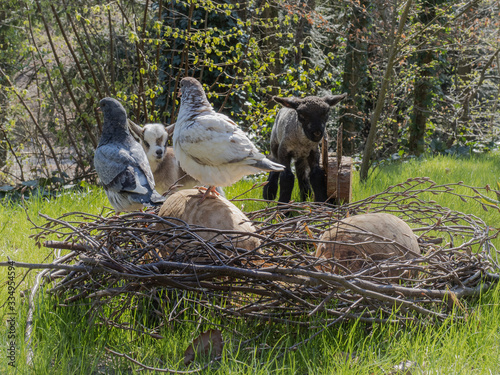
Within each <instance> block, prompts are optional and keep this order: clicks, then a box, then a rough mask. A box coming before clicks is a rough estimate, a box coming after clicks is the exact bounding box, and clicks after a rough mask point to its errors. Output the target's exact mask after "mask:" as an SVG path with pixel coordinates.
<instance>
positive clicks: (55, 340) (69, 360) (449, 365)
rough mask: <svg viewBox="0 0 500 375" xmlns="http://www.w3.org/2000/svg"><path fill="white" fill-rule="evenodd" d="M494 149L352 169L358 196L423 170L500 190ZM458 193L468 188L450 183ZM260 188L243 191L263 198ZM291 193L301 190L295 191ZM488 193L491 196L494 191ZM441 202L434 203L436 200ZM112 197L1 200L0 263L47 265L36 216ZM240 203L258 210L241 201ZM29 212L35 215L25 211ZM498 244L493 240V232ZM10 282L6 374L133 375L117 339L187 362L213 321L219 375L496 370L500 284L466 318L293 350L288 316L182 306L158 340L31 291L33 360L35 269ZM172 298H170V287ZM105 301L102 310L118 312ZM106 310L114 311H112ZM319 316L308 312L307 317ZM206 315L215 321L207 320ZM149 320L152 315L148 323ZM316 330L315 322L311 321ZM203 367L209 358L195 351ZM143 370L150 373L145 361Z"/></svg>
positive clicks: (362, 327)
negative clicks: (28, 334)
mask: <svg viewBox="0 0 500 375" xmlns="http://www.w3.org/2000/svg"><path fill="white" fill-rule="evenodd" d="M499 158H500V155H499V154H498V153H491V154H487V155H481V156H476V157H473V158H454V157H445V156H439V157H432V158H427V159H418V160H417V159H413V160H410V161H407V162H394V163H387V164H385V165H382V166H380V167H379V168H377V169H375V170H374V171H373V173H372V174H371V175H370V176H369V179H368V181H367V182H366V183H363V184H361V183H360V182H359V177H358V174H357V172H355V173H354V177H353V198H354V200H359V199H363V198H365V197H367V196H370V195H372V194H376V193H379V192H381V191H383V190H385V189H386V188H387V187H388V186H391V185H395V184H398V183H400V182H403V181H405V180H406V179H407V178H411V177H417V176H420V177H423V176H426V177H429V178H431V179H432V180H433V181H434V182H436V183H437V184H447V183H456V182H458V181H463V182H464V184H465V185H470V186H477V187H482V186H485V185H487V184H489V185H490V186H492V187H493V188H494V187H496V182H497V181H498V180H499V177H500V163H499ZM263 180H264V177H263V176H260V177H258V178H257V180H245V181H241V182H240V183H238V184H235V185H234V186H232V187H230V188H227V189H226V194H227V196H228V197H234V196H236V195H239V194H241V193H242V192H245V191H246V190H248V189H249V188H250V187H251V186H252V184H253V183H254V182H256V181H263ZM457 189H458V190H460V189H463V190H464V191H466V190H467V189H466V188H460V187H458V188H457ZM260 194H261V191H260V189H256V190H252V191H250V192H249V193H247V194H246V195H245V196H248V197H256V198H257V197H259V196H260ZM295 196H297V194H296V192H295ZM490 196H491V197H494V196H495V195H494V194H493V193H490ZM435 199H436V200H437V201H438V202H439V203H440V204H441V205H443V206H446V207H449V208H451V209H453V210H456V211H460V212H464V213H467V214H474V215H476V216H478V217H481V218H482V219H483V220H484V221H485V222H486V223H487V224H488V225H490V226H492V227H498V226H499V225H498V221H499V220H498V219H499V218H498V213H497V212H496V211H494V210H492V209H490V210H488V211H485V210H484V209H483V207H482V206H481V205H480V204H473V203H470V202H463V201H462V200H460V199H459V198H455V197H452V196H444V197H440V196H438V197H436V198H435ZM440 199H441V200H440ZM103 206H109V204H108V202H107V198H106V196H105V195H104V193H103V191H102V189H100V188H99V187H85V188H83V189H82V191H81V192H79V193H70V194H62V195H60V196H59V197H56V198H52V199H47V198H40V197H32V198H30V199H29V200H26V201H24V202H15V203H5V202H4V204H3V205H0V232H1V237H0V255H1V260H2V261H5V260H7V257H9V258H10V259H13V260H16V261H19V262H30V263H37V262H47V261H50V260H51V257H52V255H51V253H50V251H49V250H48V249H44V248H37V247H36V246H35V243H34V241H33V239H31V238H30V235H32V234H34V233H35V231H34V230H33V229H32V228H33V227H34V225H40V224H42V223H43V222H44V220H43V218H42V217H40V216H39V213H41V214H45V215H48V216H51V217H58V216H60V215H62V214H64V213H66V212H70V211H82V212H88V213H93V214H99V213H101V212H103ZM242 209H243V210H247V211H250V210H253V209H255V207H254V206H252V205H251V204H248V203H246V204H245V205H244V206H243V207H242ZM28 217H29V218H30V219H31V220H32V222H30V221H29V220H28V219H27V218H28ZM495 245H496V246H497V247H498V245H499V243H498V240H496V241H495ZM13 272H14V274H15V281H16V284H17V283H20V286H19V287H18V289H17V290H16V292H15V305H14V306H15V309H14V312H13V314H11V311H10V310H9V309H8V307H9V306H10V305H7V304H4V305H3V306H2V310H1V312H0V315H2V321H3V322H4V324H3V325H2V327H1V329H0V344H1V347H2V352H1V353H2V354H1V358H0V373H1V374H37V375H38V374H131V373H135V372H136V371H137V370H138V369H140V367H139V366H137V365H135V364H133V363H132V362H130V361H129V360H127V359H125V358H120V357H117V356H114V355H111V354H109V353H108V352H106V350H105V348H114V349H115V350H117V351H119V352H120V353H125V354H127V355H129V356H130V357H133V358H135V359H137V360H138V361H140V362H142V363H146V364H148V365H149V366H154V367H161V368H169V369H175V370H178V371H186V370H189V369H193V368H197V365H195V366H193V367H191V368H187V367H185V366H184V364H183V355H184V350H185V349H186V348H187V346H188V345H189V343H190V342H191V341H192V340H193V338H194V337H196V336H197V335H198V334H199V333H200V332H202V331H204V330H206V329H208V328H218V329H221V331H222V333H223V336H224V340H225V346H224V351H223V354H222V359H221V360H220V361H218V362H217V363H214V364H212V365H211V366H209V367H208V368H207V369H206V370H204V371H202V373H210V374H212V373H218V374H227V373H234V374H270V373H271V374H333V373H335V374H388V373H389V374H390V373H392V374H406V373H407V372H405V371H403V370H401V371H399V372H398V368H401V367H402V365H403V364H408V365H409V366H411V370H410V372H408V373H411V374H419V373H422V374H424V373H425V374H491V373H498V372H499V370H498V369H499V368H500V350H499V343H500V340H499V328H500V319H499V316H500V311H499V309H500V304H499V302H500V301H499V293H498V290H497V288H495V290H491V291H490V292H488V293H485V294H484V295H482V296H480V297H479V298H476V299H471V300H468V301H466V302H467V305H468V306H469V309H470V310H469V315H468V317H467V319H466V320H465V321H462V322H457V321H456V320H453V319H452V318H450V319H448V320H446V321H444V322H439V323H436V324H434V325H427V326H422V325H418V324H411V325H401V324H367V323H362V322H359V321H356V322H346V323H342V324H338V325H335V326H333V327H330V328H329V329H328V330H327V331H326V332H323V333H321V334H320V335H318V336H316V337H315V338H314V339H312V340H310V341H308V342H307V343H304V344H302V345H300V346H298V348H297V349H296V350H293V351H287V350H284V349H285V348H289V347H292V346H293V345H294V344H296V343H298V342H301V341H303V340H306V339H307V338H308V337H310V336H311V334H312V333H314V332H312V331H311V330H310V329H304V328H301V327H297V326H291V325H286V324H276V323H272V324H271V323H268V322H259V321H246V320H243V319H239V320H238V319H236V320H231V321H225V320H223V319H222V318H220V317H218V316H216V315H211V316H210V317H209V319H205V318H207V317H204V316H202V314H199V313H198V312H197V311H195V310H194V309H192V308H191V307H190V306H189V304H187V305H186V310H185V312H184V313H183V314H182V315H181V316H179V317H178V318H177V319H176V320H172V321H169V322H164V324H163V327H162V331H161V332H160V334H161V336H162V337H163V338H162V339H155V338H152V337H150V336H146V335H142V334H140V333H138V332H137V331H134V330H133V329H131V330H121V329H109V328H108V327H105V326H101V325H99V324H95V322H96V320H95V317H93V316H91V315H89V314H87V311H88V306H87V305H86V304H85V303H81V304H72V305H69V306H58V302H60V301H56V300H54V299H53V298H52V297H51V296H50V295H48V294H46V293H44V292H43V291H42V292H41V293H39V295H38V297H37V298H36V309H35V311H34V317H33V322H34V326H33V327H34V332H33V334H32V340H33V345H32V347H33V354H34V357H33V365H32V367H29V366H27V365H26V364H25V363H26V355H27V345H26V343H25V341H24V330H25V322H26V315H27V311H28V308H27V298H28V295H29V289H30V288H31V287H32V285H33V283H34V280H35V276H36V273H35V272H34V271H32V272H30V273H29V274H28V276H27V277H26V278H24V279H23V277H24V274H25V270H23V269H19V268H16V269H15V270H14V271H13ZM7 276H9V274H8V269H7V268H6V267H2V268H0V277H1V280H8V278H7ZM8 292H9V290H8V284H7V282H5V283H3V284H2V287H1V290H0V299H1V301H7V298H8V296H9V294H8ZM170 297H171V296H170ZM165 299H166V301H167V302H166V305H165V307H164V308H165V309H167V310H168V309H169V308H172V306H171V305H169V304H170V303H175V302H176V301H177V300H176V299H175V298H167V297H166V298H165ZM113 308H114V307H113V306H109V307H108V309H110V310H111V309H113ZM150 308H151V306H148V305H147V303H146V302H144V303H143V305H139V308H138V309H134V310H133V311H129V312H127V314H129V317H130V318H132V319H134V320H135V321H137V322H138V324H141V325H142V326H144V327H147V326H148V325H150V324H152V322H151V321H150V320H151V319H153V318H151V315H150V314H148V309H150ZM108 312H109V311H108ZM310 319H314V318H310ZM208 320H209V321H210V322H209V323H208ZM154 324H157V322H155V323H154ZM318 329H319V328H318ZM11 334H13V335H15V340H14V341H15V343H14V356H15V364H16V367H12V366H9V361H10V359H9V346H10V345H11V343H10V342H11V341H12V340H11V338H10V337H9V336H11ZM200 363H201V365H204V364H207V363H208V360H206V359H205V360H200ZM142 372H143V373H153V372H152V371H148V370H145V369H143V370H142Z"/></svg>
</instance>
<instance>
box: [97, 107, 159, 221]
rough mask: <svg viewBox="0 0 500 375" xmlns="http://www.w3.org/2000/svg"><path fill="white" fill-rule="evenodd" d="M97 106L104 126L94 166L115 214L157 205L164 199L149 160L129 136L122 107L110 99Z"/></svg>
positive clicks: (125, 114) (125, 115) (140, 147)
mask: <svg viewBox="0 0 500 375" xmlns="http://www.w3.org/2000/svg"><path fill="white" fill-rule="evenodd" d="M99 104H100V107H99V108H100V110H101V111H102V113H103V115H104V123H103V129H102V134H101V138H100V139H99V144H98V146H97V148H96V150H95V154H94V166H95V169H96V171H97V176H99V179H100V180H101V182H102V183H103V185H104V191H105V192H106V195H107V196H108V199H109V202H110V203H111V205H112V206H113V208H114V209H115V211H116V212H117V213H120V212H124V211H135V210H140V209H142V208H144V207H152V206H157V205H160V204H161V203H162V202H163V201H165V199H166V198H165V197H163V196H161V195H160V194H158V192H157V191H156V190H155V189H154V187H155V182H154V179H153V173H152V172H151V167H150V166H149V162H148V158H147V157H146V153H145V152H144V149H143V148H142V146H141V145H140V144H139V143H138V142H137V141H136V140H135V139H134V137H132V135H131V134H130V131H129V128H128V123H127V113H126V112H125V108H123V106H122V105H121V104H120V102H119V101H118V100H116V99H113V98H104V99H102V100H101V101H100V102H99Z"/></svg>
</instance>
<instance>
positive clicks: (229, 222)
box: [159, 189, 260, 250]
mask: <svg viewBox="0 0 500 375" xmlns="http://www.w3.org/2000/svg"><path fill="white" fill-rule="evenodd" d="M159 216H162V217H175V218H178V219H181V220H183V221H185V222H186V223H187V224H190V225H193V226H200V227H205V228H213V229H218V230H222V231H236V232H240V233H234V234H226V233H225V234H218V233H217V232H215V231H196V233H197V234H198V235H199V236H200V237H201V238H203V239H204V240H206V241H227V242H228V243H229V242H230V243H232V244H233V245H234V247H240V248H243V249H246V250H253V249H255V248H256V247H258V246H260V241H259V239H258V238H255V237H252V236H245V235H244V234H242V233H254V232H255V227H254V226H253V224H252V223H251V222H250V220H249V219H248V218H247V217H246V215H245V214H244V213H243V212H241V210H239V209H238V207H236V206H235V205H234V204H233V203H231V202H229V201H228V200H227V199H226V198H224V197H222V196H219V197H218V198H215V199H211V198H207V199H205V200H204V201H203V202H202V201H201V199H200V194H199V192H198V190H197V189H185V190H181V191H178V192H176V193H174V194H172V195H171V196H169V197H168V198H167V200H166V201H165V202H164V203H163V205H162V206H161V208H160V212H159ZM159 229H161V225H159Z"/></svg>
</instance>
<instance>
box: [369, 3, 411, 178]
mask: <svg viewBox="0 0 500 375" xmlns="http://www.w3.org/2000/svg"><path fill="white" fill-rule="evenodd" d="M412 4H413V0H407V1H406V4H405V7H404V10H403V13H402V15H401V19H400V21H399V26H398V31H397V33H396V36H395V38H394V40H393V42H392V45H391V48H390V52H389V58H388V59H387V66H386V68H385V73H384V77H383V78H382V82H381V84H380V92H379V94H378V99H377V105H376V106H375V110H374V111H373V115H372V118H371V126H370V132H369V134H368V138H367V140H366V145H365V149H364V151H363V161H362V162H361V170H360V179H361V181H366V179H367V178H368V169H369V168H370V165H371V156H372V153H373V147H374V145H375V135H376V134H377V127H378V120H379V119H380V115H381V114H382V109H383V108H384V103H385V97H386V95H387V90H388V88H389V81H390V79H391V77H392V72H393V70H392V68H393V66H394V61H395V60H396V55H397V53H398V46H399V41H400V39H401V35H403V30H404V27H405V23H406V19H407V18H408V13H409V12H410V9H411V6H412Z"/></svg>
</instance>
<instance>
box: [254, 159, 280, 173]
mask: <svg viewBox="0 0 500 375" xmlns="http://www.w3.org/2000/svg"><path fill="white" fill-rule="evenodd" d="M252 167H255V168H259V169H262V170H263V171H266V172H281V171H284V170H285V166H283V165H281V164H278V163H275V162H273V161H271V160H269V159H267V158H264V159H261V160H257V162H256V163H255V164H252Z"/></svg>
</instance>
